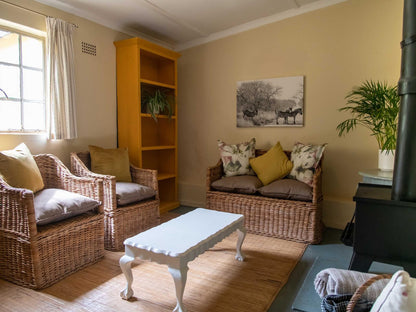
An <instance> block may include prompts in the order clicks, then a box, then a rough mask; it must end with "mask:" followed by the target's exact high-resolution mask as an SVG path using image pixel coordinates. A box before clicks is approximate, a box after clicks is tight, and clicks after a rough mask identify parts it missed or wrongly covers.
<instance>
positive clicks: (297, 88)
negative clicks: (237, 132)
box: [237, 76, 304, 127]
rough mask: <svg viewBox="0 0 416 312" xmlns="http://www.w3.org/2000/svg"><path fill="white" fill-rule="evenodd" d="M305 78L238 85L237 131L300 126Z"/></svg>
mask: <svg viewBox="0 0 416 312" xmlns="http://www.w3.org/2000/svg"><path fill="white" fill-rule="evenodd" d="M303 85H304V76H294V77H283V78H272V79H263V80H250V81H239V82H237V127H280V126H285V127H287V126H296V127H301V126H303V117H304V115H303V113H304V107H303Z"/></svg>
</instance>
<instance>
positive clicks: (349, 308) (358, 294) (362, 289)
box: [346, 274, 392, 312]
mask: <svg viewBox="0 0 416 312" xmlns="http://www.w3.org/2000/svg"><path fill="white" fill-rule="evenodd" d="M391 277H392V274H379V275H376V276H373V277H371V278H370V279H368V280H367V281H366V282H365V283H364V284H362V285H361V286H360V287H358V288H357V290H356V291H355V292H354V294H353V295H352V297H351V299H350V302H349V303H348V306H347V310H346V311H347V312H353V311H354V308H355V305H356V304H357V302H358V300H360V298H361V296H362V295H363V293H364V292H365V291H366V290H367V288H368V287H370V286H371V285H372V284H373V283H375V282H377V281H378V280H381V279H390V278H391Z"/></svg>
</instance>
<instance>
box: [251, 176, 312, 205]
mask: <svg viewBox="0 0 416 312" xmlns="http://www.w3.org/2000/svg"><path fill="white" fill-rule="evenodd" d="M259 192H260V194H261V195H263V196H267V197H274V198H280V199H292V200H301V201H312V196H313V194H312V187H310V186H309V185H307V184H306V183H303V182H300V181H298V180H295V179H282V180H276V181H273V182H272V183H270V184H268V185H266V186H263V187H262V188H260V189H259Z"/></svg>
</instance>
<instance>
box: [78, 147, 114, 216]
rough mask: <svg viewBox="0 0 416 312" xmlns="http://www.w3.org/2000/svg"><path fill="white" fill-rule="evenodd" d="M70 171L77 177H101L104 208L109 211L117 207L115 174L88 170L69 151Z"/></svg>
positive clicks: (79, 159)
mask: <svg viewBox="0 0 416 312" xmlns="http://www.w3.org/2000/svg"><path fill="white" fill-rule="evenodd" d="M84 154H87V152H86V153H84ZM88 155H89V153H88ZM71 172H72V173H73V174H75V175H77V176H79V177H89V178H94V179H102V180H103V188H104V201H103V204H104V210H106V211H111V210H115V209H116V208H117V195H116V177H115V176H112V175H106V174H100V173H95V172H92V171H90V170H89V169H88V167H87V166H86V165H85V163H84V162H83V161H82V160H81V158H80V157H79V155H78V154H77V153H71Z"/></svg>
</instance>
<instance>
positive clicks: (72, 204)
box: [34, 188, 100, 225]
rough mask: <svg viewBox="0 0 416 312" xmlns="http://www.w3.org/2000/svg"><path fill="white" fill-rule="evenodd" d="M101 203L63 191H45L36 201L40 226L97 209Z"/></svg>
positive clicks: (36, 197)
mask: <svg viewBox="0 0 416 312" xmlns="http://www.w3.org/2000/svg"><path fill="white" fill-rule="evenodd" d="M99 205H100V202H99V201H97V200H94V199H92V198H89V197H86V196H82V195H79V194H76V193H72V192H68V191H65V190H61V189H53V188H50V189H43V190H41V191H39V192H37V193H36V195H35V199H34V208H35V217H36V223H37V224H38V225H45V224H49V223H52V222H56V221H61V220H64V219H67V218H70V217H73V216H76V215H79V214H81V213H84V212H87V211H90V210H93V209H95V208H96V207H97V206H99Z"/></svg>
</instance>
